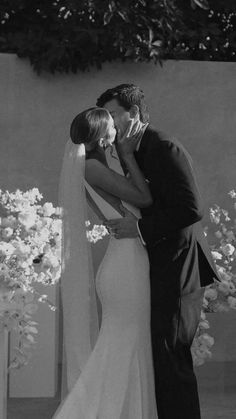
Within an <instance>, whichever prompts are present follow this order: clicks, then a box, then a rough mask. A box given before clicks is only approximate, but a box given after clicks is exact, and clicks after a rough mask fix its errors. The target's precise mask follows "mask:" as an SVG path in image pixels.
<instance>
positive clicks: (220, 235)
mask: <svg viewBox="0 0 236 419" xmlns="http://www.w3.org/2000/svg"><path fill="white" fill-rule="evenodd" d="M215 236H216V237H217V238H218V239H221V238H222V233H221V232H220V231H219V230H218V231H216V232H215Z"/></svg>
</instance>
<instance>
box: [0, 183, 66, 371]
mask: <svg viewBox="0 0 236 419" xmlns="http://www.w3.org/2000/svg"><path fill="white" fill-rule="evenodd" d="M42 198H43V196H42V195H41V194H40V193H39V191H38V189H37V188H33V189H31V190H29V191H27V192H24V193H23V192H21V191H20V190H17V191H16V192H14V193H10V192H8V191H6V192H4V193H3V192H2V191H1V190H0V205H1V207H2V212H3V216H2V217H1V218H0V327H6V328H7V329H8V330H9V331H10V330H11V331H12V330H14V331H15V332H16V333H17V334H18V344H17V347H16V348H15V353H14V357H13V360H12V362H11V367H19V366H20V365H24V364H25V363H27V361H28V358H29V356H30V354H31V349H32V347H33V346H34V344H35V335H36V334H37V333H38V330H37V323H36V322H35V321H33V320H32V315H33V314H34V313H35V312H36V311H37V309H38V302H46V303H47V304H48V306H49V307H50V308H51V309H52V310H55V309H56V308H55V306H54V305H53V304H51V302H50V301H48V299H47V295H44V294H41V293H39V292H38V291H37V287H36V286H35V285H36V283H40V284H43V285H53V284H55V283H56V282H57V281H58V280H59V278H60V275H61V210H60V208H54V207H53V205H52V204H51V203H49V202H46V203H45V204H43V205H40V204H39V201H41V199H42Z"/></svg>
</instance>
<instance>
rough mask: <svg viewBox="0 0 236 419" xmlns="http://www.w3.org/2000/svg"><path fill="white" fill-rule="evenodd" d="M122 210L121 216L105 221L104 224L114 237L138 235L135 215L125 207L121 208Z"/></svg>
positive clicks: (121, 237)
mask: <svg viewBox="0 0 236 419" xmlns="http://www.w3.org/2000/svg"><path fill="white" fill-rule="evenodd" d="M122 211H123V213H124V217H123V218H116V219H115V220H108V221H105V222H104V225H105V226H106V227H107V229H108V231H109V232H110V234H111V235H113V236H114V237H115V238H116V239H124V238H134V237H138V236H139V231H138V227H137V224H138V223H137V221H138V219H137V217H135V215H133V214H132V213H131V212H130V211H128V210H127V209H125V208H122Z"/></svg>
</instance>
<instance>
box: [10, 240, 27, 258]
mask: <svg viewBox="0 0 236 419" xmlns="http://www.w3.org/2000/svg"><path fill="white" fill-rule="evenodd" d="M13 243H14V246H15V248H14V254H15V255H16V256H18V257H20V258H25V257H27V256H28V255H29V254H30V252H31V249H30V246H29V245H27V244H25V243H24V242H20V241H16V240H15V241H14V242H13Z"/></svg>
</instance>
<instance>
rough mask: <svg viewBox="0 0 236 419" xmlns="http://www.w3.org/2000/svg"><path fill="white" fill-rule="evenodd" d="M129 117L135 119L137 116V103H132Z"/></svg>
mask: <svg viewBox="0 0 236 419" xmlns="http://www.w3.org/2000/svg"><path fill="white" fill-rule="evenodd" d="M129 113H130V118H132V119H135V118H137V116H139V107H138V106H137V105H132V106H131V108H130V110H129Z"/></svg>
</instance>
